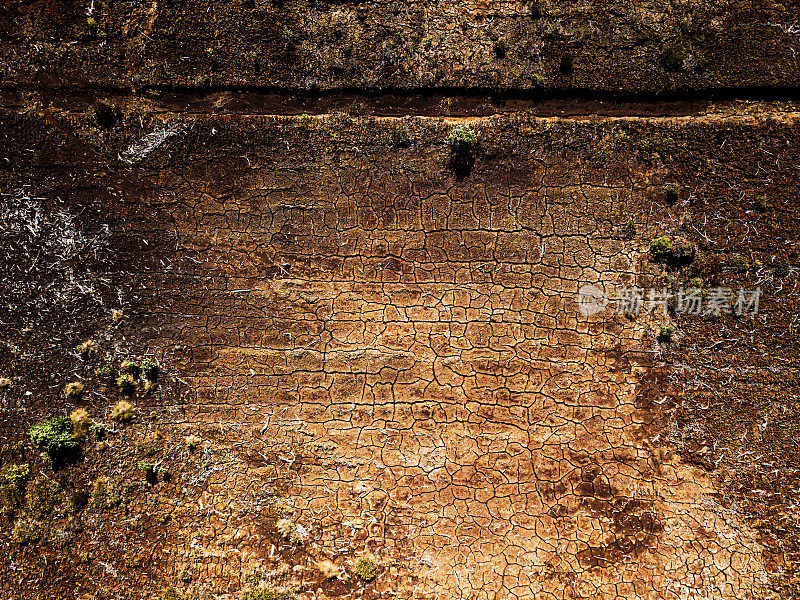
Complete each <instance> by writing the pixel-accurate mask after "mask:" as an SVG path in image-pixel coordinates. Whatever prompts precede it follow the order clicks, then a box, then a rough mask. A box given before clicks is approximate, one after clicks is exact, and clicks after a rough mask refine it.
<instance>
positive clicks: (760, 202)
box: [753, 194, 767, 212]
mask: <svg viewBox="0 0 800 600" xmlns="http://www.w3.org/2000/svg"><path fill="white" fill-rule="evenodd" d="M753 208H755V209H756V210H757V211H758V212H764V211H766V210H767V196H766V195H765V194H759V195H758V196H756V199H755V202H753Z"/></svg>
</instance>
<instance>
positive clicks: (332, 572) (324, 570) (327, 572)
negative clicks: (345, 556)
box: [317, 560, 341, 579]
mask: <svg viewBox="0 0 800 600" xmlns="http://www.w3.org/2000/svg"><path fill="white" fill-rule="evenodd" d="M317 569H319V572H320V574H321V575H322V577H323V579H333V578H334V577H336V576H337V575H339V573H340V572H341V569H340V568H339V567H337V566H336V565H335V564H333V561H330V560H321V561H320V562H318V563H317Z"/></svg>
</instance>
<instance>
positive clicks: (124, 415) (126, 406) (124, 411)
mask: <svg viewBox="0 0 800 600" xmlns="http://www.w3.org/2000/svg"><path fill="white" fill-rule="evenodd" d="M135 413H136V407H134V406H133V404H131V403H130V402H126V401H125V400H120V401H119V402H117V403H116V404H115V405H114V408H112V409H111V418H112V419H114V420H115V421H117V422H118V423H127V422H128V421H130V420H131V419H132V418H133V415H134V414H135Z"/></svg>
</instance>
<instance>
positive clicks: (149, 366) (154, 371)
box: [141, 356, 160, 381]
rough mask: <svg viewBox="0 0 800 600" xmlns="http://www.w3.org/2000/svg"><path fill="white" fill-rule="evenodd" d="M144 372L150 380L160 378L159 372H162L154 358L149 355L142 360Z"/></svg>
mask: <svg viewBox="0 0 800 600" xmlns="http://www.w3.org/2000/svg"><path fill="white" fill-rule="evenodd" d="M141 368H142V373H144V375H145V377H147V378H148V379H149V380H150V381H155V380H156V379H158V374H159V372H160V367H159V365H158V363H157V362H156V360H155V359H154V358H150V357H149V356H148V357H147V358H145V359H144V360H143V361H142V365H141Z"/></svg>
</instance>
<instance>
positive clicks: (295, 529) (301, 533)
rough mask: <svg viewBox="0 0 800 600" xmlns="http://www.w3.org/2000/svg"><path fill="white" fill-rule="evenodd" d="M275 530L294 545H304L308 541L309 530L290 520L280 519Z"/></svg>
mask: <svg viewBox="0 0 800 600" xmlns="http://www.w3.org/2000/svg"><path fill="white" fill-rule="evenodd" d="M275 528H276V529H277V530H278V532H279V533H280V534H281V536H282V537H283V538H285V539H286V540H288V541H289V542H291V543H292V544H303V543H305V542H307V541H308V530H307V529H306V528H305V527H303V526H302V525H298V524H297V523H293V522H292V521H290V520H289V519H279V520H278V522H277V523H275Z"/></svg>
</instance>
